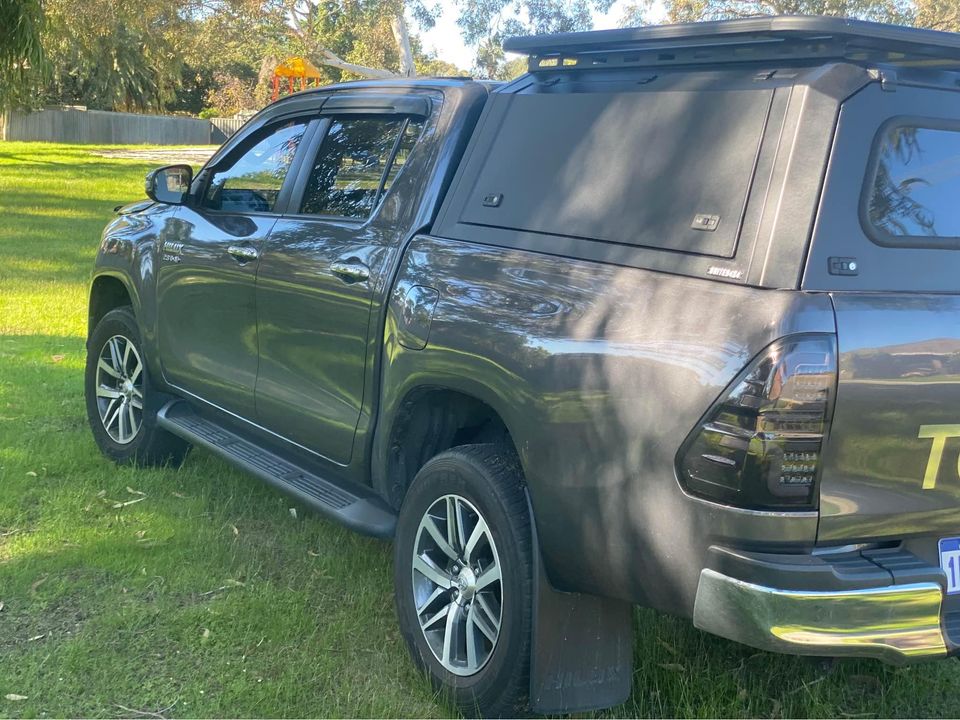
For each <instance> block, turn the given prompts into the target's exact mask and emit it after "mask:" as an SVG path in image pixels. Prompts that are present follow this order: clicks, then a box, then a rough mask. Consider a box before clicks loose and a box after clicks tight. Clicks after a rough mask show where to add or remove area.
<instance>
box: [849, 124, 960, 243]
mask: <svg viewBox="0 0 960 720" xmlns="http://www.w3.org/2000/svg"><path fill="white" fill-rule="evenodd" d="M958 200H960V129H950V128H947V127H923V126H921V125H919V124H905V123H903V122H902V121H898V122H894V123H893V124H891V125H888V126H887V127H886V128H884V129H882V130H881V131H880V133H879V134H878V136H877V141H876V144H875V147H874V158H873V161H872V165H871V172H870V173H868V184H867V192H866V196H865V201H866V222H865V225H866V230H867V233H868V234H869V236H870V237H871V239H873V240H874V241H875V242H878V243H880V244H882V245H896V246H903V247H944V246H952V247H960V210H958Z"/></svg>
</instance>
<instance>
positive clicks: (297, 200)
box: [283, 111, 427, 227]
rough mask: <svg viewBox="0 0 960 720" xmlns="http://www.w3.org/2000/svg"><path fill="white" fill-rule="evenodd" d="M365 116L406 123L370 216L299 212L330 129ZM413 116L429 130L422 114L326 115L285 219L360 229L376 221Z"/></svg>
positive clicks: (401, 130)
mask: <svg viewBox="0 0 960 720" xmlns="http://www.w3.org/2000/svg"><path fill="white" fill-rule="evenodd" d="M363 116H370V117H371V118H373V119H378V120H379V119H383V118H384V117H386V118H390V117H397V118H400V119H402V120H403V123H402V124H401V126H400V132H399V133H398V134H397V137H396V139H395V140H394V143H393V147H392V148H391V149H390V157H389V159H388V160H387V162H386V163H385V164H384V169H383V172H382V173H381V175H380V183H379V184H378V186H377V195H376V197H375V198H374V202H373V208H372V209H371V211H370V214H369V215H367V216H366V217H364V218H351V217H345V216H343V215H320V214H317V213H305V212H300V207H301V206H302V205H303V196H304V194H305V193H306V190H307V184H308V183H309V182H310V175H311V173H312V172H313V162H315V161H316V157H317V153H319V152H320V147H321V146H322V144H323V141H324V140H325V139H326V137H327V133H328V132H329V131H330V127H331V126H332V125H333V122H334V120H335V119H336V118H338V117H346V118H350V119H357V118H358V117H363ZM411 117H417V118H423V121H424V128H425V127H426V120H427V118H424V117H423V116H422V115H419V114H408V113H405V114H399V113H395V112H389V113H388V112H373V113H371V112H361V111H352V112H350V111H348V112H342V113H341V112H330V113H325V114H324V115H323V117H322V118H321V119H320V124H319V125H318V130H317V132H316V134H315V135H313V136H312V137H311V138H310V143H309V147H307V148H306V151H305V155H304V158H311V159H312V160H311V162H308V161H306V160H305V159H304V160H303V161H302V162H301V164H300V167H299V172H298V176H297V180H296V183H294V184H293V185H292V187H291V190H290V196H289V198H288V205H287V212H284V213H283V217H285V218H294V219H298V220H318V221H320V222H327V223H341V224H343V225H346V226H351V227H361V226H363V225H366V224H367V223H370V222H372V221H373V220H375V219H376V217H377V214H378V213H379V212H380V208H381V206H382V205H383V199H384V198H385V197H386V195H387V194H388V193H389V192H390V188H387V189H386V190H384V187H383V186H384V184H385V183H386V178H387V174H388V173H389V172H390V169H391V168H392V167H393V163H394V161H395V160H396V158H397V152H398V151H399V149H400V142H401V141H402V140H403V134H404V132H405V131H406V129H407V126H408V125H409V124H410V118H411ZM422 134H423V128H421V131H420V135H418V136H417V142H419V141H420V136H421V135H422ZM302 145H303V143H301V146H302ZM414 147H416V143H415V144H414ZM402 172H403V168H400V173H402ZM400 173H397V177H396V178H394V183H396V181H397V178H399V177H400ZM391 187H392V185H391ZM294 208H296V210H294Z"/></svg>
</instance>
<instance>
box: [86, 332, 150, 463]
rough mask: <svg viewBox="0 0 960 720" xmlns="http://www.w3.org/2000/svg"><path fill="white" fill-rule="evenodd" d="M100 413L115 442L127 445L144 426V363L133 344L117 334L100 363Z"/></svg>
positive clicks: (109, 342) (106, 344) (97, 377)
mask: <svg viewBox="0 0 960 720" xmlns="http://www.w3.org/2000/svg"><path fill="white" fill-rule="evenodd" d="M96 384H97V410H98V411H99V413H100V422H101V423H103V429H104V430H106V431H107V435H109V436H110V439H111V440H113V441H114V442H115V443H118V444H120V445H126V444H128V443H129V442H131V441H132V440H133V439H134V438H135V437H136V436H137V433H138V432H139V431H140V426H141V424H142V423H143V361H142V360H141V359H140V353H138V352H137V348H136V347H135V346H134V344H133V341H131V340H130V339H129V338H126V337H124V336H123V335H114V336H113V337H112V338H110V339H109V340H107V342H106V343H105V344H104V346H103V348H102V349H101V350H100V357H99V359H98V360H97V376H96Z"/></svg>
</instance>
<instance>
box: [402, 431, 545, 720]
mask: <svg viewBox="0 0 960 720" xmlns="http://www.w3.org/2000/svg"><path fill="white" fill-rule="evenodd" d="M522 482H523V474H522V471H521V469H520V463H519V460H518V459H517V457H516V454H515V453H514V452H513V450H512V449H510V448H506V447H503V446H500V445H465V446H461V447H456V448H453V449H451V450H448V451H446V452H444V453H441V454H440V455H437V456H436V457H434V458H433V459H432V460H430V461H429V462H428V463H427V464H426V465H424V466H423V468H422V469H421V470H420V472H418V473H417V476H416V478H415V479H414V481H413V483H412V485H411V487H410V490H409V492H408V493H407V496H406V497H405V498H404V501H403V506H402V507H401V509H400V516H399V520H398V522H397V532H396V538H395V542H394V587H395V595H396V606H397V615H398V617H399V621H400V630H401V633H402V634H403V637H404V640H405V641H406V643H407V646H408V648H409V650H410V654H411V655H412V657H413V660H414V662H415V663H416V664H417V666H418V667H419V668H420V669H421V670H423V671H424V672H425V673H426V674H427V675H428V677H429V678H430V681H431V683H432V684H433V687H434V689H435V690H436V691H438V692H439V693H440V694H441V695H442V696H444V697H445V698H446V699H448V700H450V701H452V702H453V703H455V704H456V706H457V708H458V709H459V710H460V712H462V713H463V714H464V715H467V716H477V715H479V716H482V717H502V716H506V717H516V716H520V715H524V714H526V711H527V705H528V696H529V690H530V688H529V677H530V638H531V629H532V614H533V561H532V555H531V552H532V550H531V530H530V515H529V510H528V506H527V500H526V494H525V492H524V489H523V485H522ZM451 496H455V497H458V498H462V499H464V500H466V501H467V502H466V503H464V504H463V507H466V508H468V510H467V513H468V515H469V512H470V510H476V511H477V513H478V514H477V516H476V517H479V518H482V519H483V520H484V522H485V523H486V527H487V529H488V532H489V536H490V538H491V539H492V542H491V546H494V545H495V547H496V550H494V551H493V552H494V553H495V556H496V557H498V558H499V560H498V562H499V569H500V577H501V578H502V579H501V581H500V582H501V587H500V592H501V598H500V599H501V604H500V605H499V607H500V626H499V636H498V637H497V638H496V641H495V642H494V643H493V644H492V649H491V648H489V646H486V650H485V652H486V660H485V662H484V664H483V665H482V666H481V667H480V668H479V670H477V671H475V672H474V673H473V674H468V675H464V674H457V673H455V672H451V671H450V670H448V669H447V667H445V665H444V664H443V663H442V662H441V660H440V658H439V657H438V655H437V654H436V653H435V651H434V650H433V649H432V648H431V646H430V643H429V642H428V640H427V637H426V632H425V631H424V630H423V629H421V623H420V619H419V615H418V613H417V598H416V596H415V593H416V592H417V591H416V590H415V587H414V585H415V582H417V581H418V576H417V575H416V574H415V573H414V569H413V565H414V554H415V552H417V551H418V547H417V542H418V539H417V538H418V534H419V531H420V527H421V521H422V520H424V518H425V515H426V513H427V512H428V510H431V509H435V508H437V507H438V505H437V503H440V502H445V500H444V499H445V498H449V497H451ZM470 506H473V507H472V508H470ZM433 517H437V515H436V514H433ZM477 524H478V522H475V523H474V526H473V527H474V528H475V527H476V525H477ZM461 525H469V520H467V521H464V522H462V523H461ZM438 527H439V526H438ZM424 537H425V536H424ZM454 544H456V543H454ZM420 549H421V550H422V547H421V548H420ZM454 551H455V552H460V551H459V550H458V549H456V548H454ZM460 554H461V555H462V554H463V553H462V552H460ZM443 561H445V558H444V559H443ZM471 562H473V561H468V562H467V564H466V565H467V567H466V569H467V570H469V569H470V568H469V567H468V566H469V565H470V563H471ZM453 563H454V564H453V565H452V569H456V568H458V567H459V565H458V564H457V563H456V561H453ZM477 567H478V568H479V567H480V565H479V561H478V565H477ZM447 571H448V572H449V571H451V567H448V568H447ZM462 572H466V571H465V570H464V571H462ZM458 577H459V576H458ZM471 577H476V578H479V577H480V575H476V576H474V575H471ZM491 587H494V588H495V585H494V586H491ZM435 589H438V588H435ZM454 592H456V588H453V589H451V590H450V593H451V596H452V594H453V593H454ZM482 592H486V590H484V591H482ZM467 593H468V591H464V593H463V595H459V593H458V598H459V599H457V598H453V599H452V600H447V599H446V598H445V597H441V599H440V600H439V603H441V604H442V603H446V602H460V601H462V600H464V598H465V597H466V596H467ZM480 593H481V591H480V590H478V591H477V593H476V594H477V596H479V595H480ZM421 597H422V594H421ZM478 600H479V598H478V597H473V605H474V606H475V607H474V608H473V609H472V610H471V608H470V605H471V603H470V602H469V601H468V602H466V603H465V607H466V610H462V608H463V605H461V610H462V611H463V612H464V615H463V617H466V614H467V613H469V612H476V609H477V606H479V605H480V604H481V603H479V602H478ZM448 607H454V606H453V605H452V604H451V605H449V606H448ZM488 607H489V606H488ZM430 612H431V613H432V612H433V611H432V610H431V611H430ZM424 614H425V615H428V614H429V613H426V612H425V613H424ZM448 615H449V613H448ZM447 627H448V628H449V626H447ZM465 627H466V628H467V629H466V630H463V631H461V632H462V633H467V632H470V627H471V626H470V625H469V624H468V625H466V626H465ZM474 627H476V626H474ZM488 627H490V628H492V627H493V626H492V625H489V624H488ZM447 632H449V630H447ZM458 637H459V638H460V639H461V640H463V639H464V637H465V635H464V634H461V635H459V636H458ZM476 637H478V638H479V635H478V636H476ZM481 641H482V639H481ZM434 642H435V643H436V642H437V640H434ZM464 642H465V641H464ZM482 642H485V641H482ZM475 646H476V643H475ZM476 654H477V653H476V652H475V655H476ZM469 671H470V667H469V666H467V667H466V669H465V670H464V669H461V673H462V672H469Z"/></svg>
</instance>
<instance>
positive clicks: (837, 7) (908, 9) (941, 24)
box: [621, 0, 960, 30]
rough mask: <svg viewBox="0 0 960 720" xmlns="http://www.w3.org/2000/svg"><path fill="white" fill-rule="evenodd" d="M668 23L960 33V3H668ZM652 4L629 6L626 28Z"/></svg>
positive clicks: (644, 0) (643, 18)
mask: <svg viewBox="0 0 960 720" xmlns="http://www.w3.org/2000/svg"><path fill="white" fill-rule="evenodd" d="M665 5H666V10H667V22H697V21H700V20H723V19H726V18H738V17H749V16H754V15H834V16H838V17H849V18H857V19H860V20H874V21H877V22H888V23H896V24H900V25H914V26H917V27H927V28H934V29H937V30H960V1H958V0H665ZM651 7H652V3H651V2H650V0H639V2H635V3H634V4H632V5H630V6H628V7H627V8H626V11H625V13H624V16H623V20H622V22H621V24H622V25H624V26H634V25H645V24H647V23H648V20H649V16H650V11H651Z"/></svg>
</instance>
